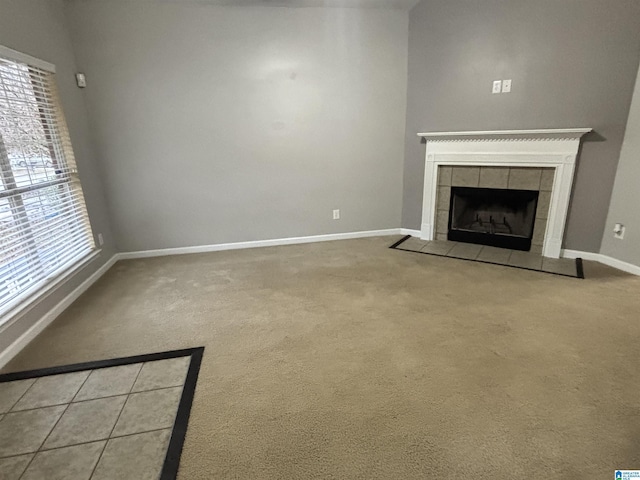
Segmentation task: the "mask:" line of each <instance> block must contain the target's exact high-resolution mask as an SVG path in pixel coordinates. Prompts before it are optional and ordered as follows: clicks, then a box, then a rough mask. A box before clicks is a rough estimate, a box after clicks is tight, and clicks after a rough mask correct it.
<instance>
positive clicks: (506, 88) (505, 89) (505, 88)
mask: <svg viewBox="0 0 640 480" xmlns="http://www.w3.org/2000/svg"><path fill="white" fill-rule="evenodd" d="M510 91H511V80H510V79H509V80H502V93H509V92H510Z"/></svg>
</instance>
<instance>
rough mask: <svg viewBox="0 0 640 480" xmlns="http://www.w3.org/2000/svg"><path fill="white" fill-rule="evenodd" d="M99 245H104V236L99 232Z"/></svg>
mask: <svg viewBox="0 0 640 480" xmlns="http://www.w3.org/2000/svg"><path fill="white" fill-rule="evenodd" d="M98 245H100V246H102V245H104V238H103V237H102V234H101V233H99V234H98Z"/></svg>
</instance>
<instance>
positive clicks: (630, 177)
mask: <svg viewBox="0 0 640 480" xmlns="http://www.w3.org/2000/svg"><path fill="white" fill-rule="evenodd" d="M616 223H622V224H624V225H625V227H626V231H625V235H624V239H622V240H618V239H615V238H614V237H613V227H614V225H615V224H616ZM601 253H604V254H605V255H609V256H611V257H614V258H617V259H619V260H622V261H625V262H629V263H632V264H634V265H638V266H640V72H639V73H638V78H637V79H636V88H635V93H634V94H633V101H632V103H631V111H630V112H629V121H628V123H627V130H626V132H625V135H624V142H623V144H622V152H621V154H620V162H619V163H618V172H617V173H616V181H615V183H614V185H613V195H612V196H611V206H610V208H609V216H608V218H607V224H606V228H605V230H604V236H603V237H602V249H601Z"/></svg>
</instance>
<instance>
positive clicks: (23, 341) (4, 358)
mask: <svg viewBox="0 0 640 480" xmlns="http://www.w3.org/2000/svg"><path fill="white" fill-rule="evenodd" d="M117 260H118V256H117V255H114V256H112V257H111V258H110V259H109V260H108V261H107V262H105V264H104V265H102V266H101V267H100V268H99V269H98V270H96V271H95V272H94V273H93V274H92V275H91V276H90V277H89V278H87V279H86V280H85V281H84V282H82V283H81V284H80V285H78V287H77V288H76V289H75V290H73V291H72V292H71V293H70V294H69V295H67V296H66V297H64V298H63V299H62V300H61V301H60V302H58V304H56V306H54V307H53V308H52V309H51V310H49V311H48V312H47V313H46V314H45V315H44V316H43V317H42V318H41V319H40V320H38V321H37V322H36V323H34V324H33V325H32V326H31V327H30V328H29V329H28V330H27V331H26V332H24V333H23V334H22V335H20V336H19V337H18V338H17V339H16V340H15V341H14V342H13V343H12V344H11V345H9V346H8V347H7V348H5V349H4V350H3V351H2V352H0V368H3V367H4V366H5V365H6V364H7V363H9V361H10V360H11V359H12V358H13V357H15V356H16V355H17V354H18V353H19V352H20V350H22V349H23V348H24V347H26V346H27V344H28V343H29V342H30V341H31V340H33V339H34V338H36V336H38V334H39V333H40V332H42V331H43V330H44V329H45V328H47V327H48V326H49V325H50V324H51V322H53V321H54V320H55V319H56V318H58V316H59V315H60V314H61V313H62V312H64V311H65V310H66V308H67V307H68V306H69V305H71V304H72V303H73V302H74V301H75V300H76V299H77V298H78V297H79V296H80V295H82V294H83V293H84V292H85V291H86V290H87V289H88V288H89V287H90V286H91V285H93V284H94V283H95V282H96V281H98V279H99V278H100V277H102V276H103V275H104V274H105V273H107V270H109V269H110V268H111V267H112V266H113V264H114V263H116V261H117Z"/></svg>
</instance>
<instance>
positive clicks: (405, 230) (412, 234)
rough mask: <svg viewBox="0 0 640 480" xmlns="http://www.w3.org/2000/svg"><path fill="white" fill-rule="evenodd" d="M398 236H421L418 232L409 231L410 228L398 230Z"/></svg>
mask: <svg viewBox="0 0 640 480" xmlns="http://www.w3.org/2000/svg"><path fill="white" fill-rule="evenodd" d="M400 234H401V235H411V236H412V237H418V238H420V235H421V234H422V232H421V231H420V230H411V229H410V228H401V229H400Z"/></svg>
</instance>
